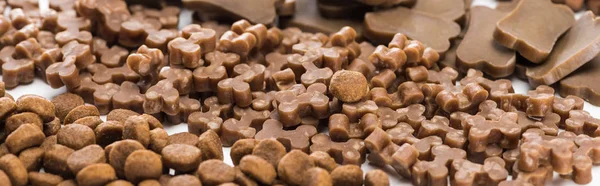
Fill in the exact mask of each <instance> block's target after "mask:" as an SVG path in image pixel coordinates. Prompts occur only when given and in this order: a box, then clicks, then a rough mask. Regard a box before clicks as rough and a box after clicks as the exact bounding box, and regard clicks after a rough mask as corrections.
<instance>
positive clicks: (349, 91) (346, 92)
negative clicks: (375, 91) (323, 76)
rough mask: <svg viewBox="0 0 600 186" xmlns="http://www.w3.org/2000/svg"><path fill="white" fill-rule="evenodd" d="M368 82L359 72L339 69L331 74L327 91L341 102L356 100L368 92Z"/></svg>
mask: <svg viewBox="0 0 600 186" xmlns="http://www.w3.org/2000/svg"><path fill="white" fill-rule="evenodd" d="M368 89H369V87H368V82H367V79H366V78H365V76H364V75H362V74H361V73H359V72H354V71H345V70H341V71H338V72H336V73H335V74H333V77H332V78H331V84H330V85H329V91H330V92H331V94H333V96H335V97H336V98H338V99H339V100H341V101H343V102H350V103H351V102H356V101H359V100H360V99H362V98H363V97H364V96H365V95H366V94H367V92H368Z"/></svg>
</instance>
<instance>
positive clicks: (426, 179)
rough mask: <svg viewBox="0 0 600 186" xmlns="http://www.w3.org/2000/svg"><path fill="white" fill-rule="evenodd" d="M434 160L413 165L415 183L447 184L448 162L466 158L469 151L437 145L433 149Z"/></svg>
mask: <svg viewBox="0 0 600 186" xmlns="http://www.w3.org/2000/svg"><path fill="white" fill-rule="evenodd" d="M431 154H432V157H433V161H419V162H417V163H415V164H414V165H413V167H412V171H413V172H412V178H413V184H415V185H437V184H442V185H446V184H448V183H447V178H446V177H448V164H449V163H450V162H453V161H455V160H459V159H465V158H466V157H467V153H466V152H465V151H464V150H462V149H458V148H450V147H448V146H445V145H440V146H435V147H433V148H432V149H431Z"/></svg>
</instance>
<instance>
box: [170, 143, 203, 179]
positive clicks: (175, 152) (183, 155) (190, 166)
mask: <svg viewBox="0 0 600 186" xmlns="http://www.w3.org/2000/svg"><path fill="white" fill-rule="evenodd" d="M161 155H162V159H163V160H164V165H165V167H167V168H172V169H175V171H179V172H190V171H193V170H194V169H196V168H198V165H199V164H200V162H201V161H202V153H201V151H200V149H198V148H196V147H195V146H191V145H186V144H170V145H167V146H165V147H164V148H163V149H162V151H161Z"/></svg>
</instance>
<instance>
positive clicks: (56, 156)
mask: <svg viewBox="0 0 600 186" xmlns="http://www.w3.org/2000/svg"><path fill="white" fill-rule="evenodd" d="M73 152H74V150H73V149H70V148H69V147H66V146H62V145H58V144H56V145H53V146H52V147H50V148H49V149H47V150H46V152H45V153H44V159H43V160H42V161H43V162H44V171H45V172H48V173H52V174H57V175H61V176H62V177H71V176H72V175H73V173H72V172H71V170H69V165H68V163H67V159H68V158H69V156H70V155H71V154H73Z"/></svg>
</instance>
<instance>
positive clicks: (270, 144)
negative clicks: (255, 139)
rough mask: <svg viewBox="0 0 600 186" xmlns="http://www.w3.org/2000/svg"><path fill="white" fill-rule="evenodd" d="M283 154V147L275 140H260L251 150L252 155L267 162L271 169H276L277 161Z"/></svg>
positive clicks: (284, 151)
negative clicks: (271, 166)
mask: <svg viewBox="0 0 600 186" xmlns="http://www.w3.org/2000/svg"><path fill="white" fill-rule="evenodd" d="M285 153H286V150H285V146H283V145H282V144H281V143H279V141H277V140H276V139H266V140H262V141H260V142H259V143H258V144H257V145H256V147H254V149H253V150H252V155H255V156H258V157H261V158H262V159H265V160H267V162H269V163H271V165H273V167H277V164H278V163H279V160H281V158H282V157H283V156H284V155H285Z"/></svg>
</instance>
